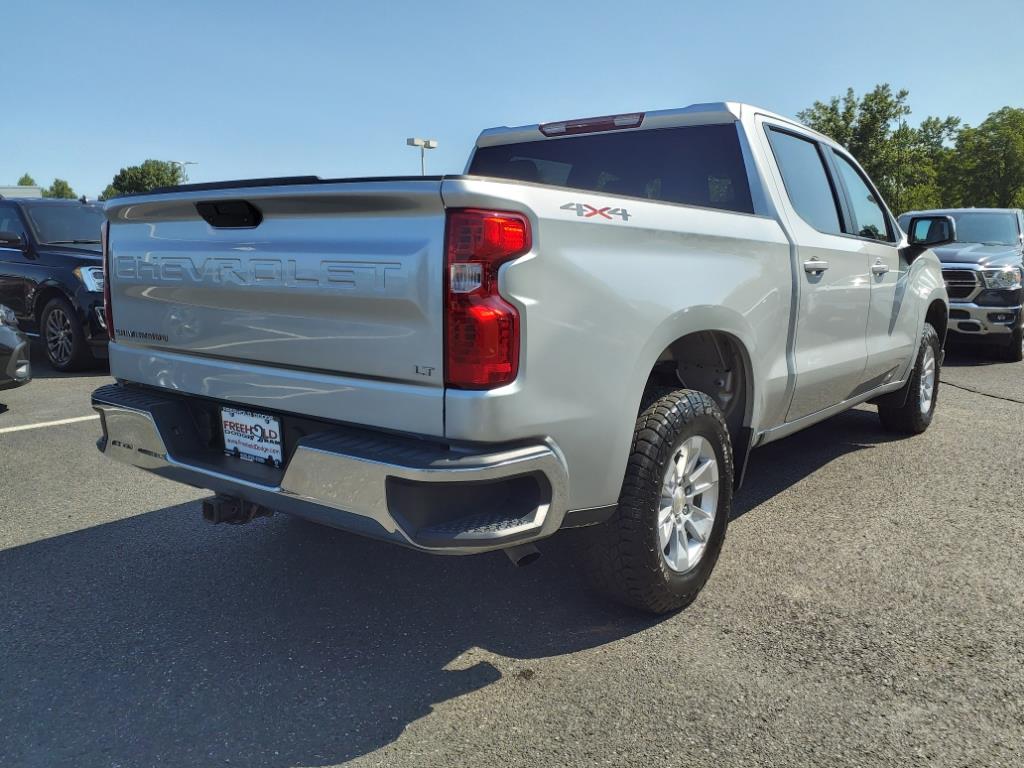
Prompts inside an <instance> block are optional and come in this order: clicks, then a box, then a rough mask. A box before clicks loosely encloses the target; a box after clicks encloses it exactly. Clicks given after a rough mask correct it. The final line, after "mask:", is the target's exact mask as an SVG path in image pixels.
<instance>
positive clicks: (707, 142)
mask: <svg viewBox="0 0 1024 768" xmlns="http://www.w3.org/2000/svg"><path fill="white" fill-rule="evenodd" d="M469 173H470V174H472V175H475V176H491V177H494V178H499V179H513V180H517V181H529V182H534V183H539V184H548V185H551V186H556V187H568V188H570V189H584V190H589V191H592V192H604V193H607V194H612V195H625V196H627V197H639V198H643V199H646V200H658V201H662V202H667V203H682V204H684V205H698V206H702V207H705V208H719V209H721V210H726V211H735V212H737V213H753V212H754V206H753V203H752V201H751V197H750V185H749V183H748V181H747V172H746V166H745V165H744V163H743V152H742V150H741V148H740V141H739V135H738V133H737V130H736V125H735V124H733V123H727V124H719V125H692V126H683V127H678V128H658V129H652V130H634V131H609V132H605V133H595V134H589V135H576V136H569V137H565V138H554V139H544V140H540V141H527V142H522V143H518V144H503V145H498V146H492V147H480V148H478V149H477V150H476V153H475V154H474V155H473V161H472V162H471V163H470V167H469Z"/></svg>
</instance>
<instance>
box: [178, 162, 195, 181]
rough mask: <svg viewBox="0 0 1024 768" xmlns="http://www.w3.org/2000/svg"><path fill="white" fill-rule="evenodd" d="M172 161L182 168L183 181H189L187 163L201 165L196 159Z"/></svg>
mask: <svg viewBox="0 0 1024 768" xmlns="http://www.w3.org/2000/svg"><path fill="white" fill-rule="evenodd" d="M171 162H172V163H174V164H175V165H176V166H178V167H179V168H181V180H182V181H188V171H186V170H185V166H186V165H199V163H198V162H196V161H195V160H171Z"/></svg>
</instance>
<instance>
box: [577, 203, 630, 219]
mask: <svg viewBox="0 0 1024 768" xmlns="http://www.w3.org/2000/svg"><path fill="white" fill-rule="evenodd" d="M561 209H562V210H563V211H576V215H577V216H582V217H583V218H585V219H592V218H595V217H599V218H602V219H611V218H612V217H613V216H618V217H620V218H621V219H622V220H623V221H629V211H627V210H626V209H625V208H612V207H611V206H605V207H604V208H595V207H594V206H593V205H588V204H587V203H566V204H565V205H563V206H561Z"/></svg>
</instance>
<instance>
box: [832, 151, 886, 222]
mask: <svg viewBox="0 0 1024 768" xmlns="http://www.w3.org/2000/svg"><path fill="white" fill-rule="evenodd" d="M832 156H833V157H834V158H835V159H836V167H837V168H838V169H839V175H840V176H841V177H842V179H843V184H844V185H845V186H846V192H847V195H848V197H849V200H850V207H851V208H853V218H854V221H853V227H852V230H853V231H852V232H850V234H852V235H858V236H860V237H869V238H871V239H872V240H882V241H886V242H889V241H891V240H892V237H891V236H890V232H889V217H888V216H886V215H885V211H883V210H882V206H881V204H880V202H879V200H878V197H877V196H876V194H875V191H874V190H873V189H871V187H870V186H868V183H867V181H866V180H865V179H864V177H863V176H861V173H860V171H858V170H857V169H856V168H855V167H854V166H853V164H852V163H851V162H850V161H849V160H847V159H846V158H845V157H843V156H842V155H841V154H839V153H838V152H833V153H832Z"/></svg>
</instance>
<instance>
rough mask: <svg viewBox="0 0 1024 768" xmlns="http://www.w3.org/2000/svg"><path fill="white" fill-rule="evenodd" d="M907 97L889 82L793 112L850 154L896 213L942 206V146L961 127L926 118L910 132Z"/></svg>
mask: <svg viewBox="0 0 1024 768" xmlns="http://www.w3.org/2000/svg"><path fill="white" fill-rule="evenodd" d="M909 95H910V94H909V92H908V91H907V90H905V89H901V90H899V91H893V89H892V86H890V85H889V84H888V83H883V84H881V85H876V86H875V87H874V89H873V90H871V91H869V92H868V93H866V94H864V95H863V96H862V97H858V96H857V94H856V93H855V92H854V90H853V89H852V88H848V89H847V91H846V94H845V95H844V96H842V97H838V96H837V97H833V98H832V99H831V100H829V101H828V102H821V101H816V102H814V104H813V105H812V106H811V107H810V108H808V109H805V110H803V111H802V112H800V113H799V114H798V117H799V118H800V120H802V121H803V122H804V123H805V124H807V125H808V126H810V127H811V128H814V129H815V130H817V131H819V132H820V133H824V134H825V135H826V136H829V137H831V138H832V139H834V140H835V141H837V142H838V143H839V144H842V145H843V146H845V147H846V148H847V149H848V150H850V153H851V154H852V155H853V156H854V157H855V158H857V160H858V162H860V164H861V165H862V166H864V170H866V171H867V173H868V175H869V176H870V177H871V179H872V180H873V181H874V182H875V184H876V185H877V186H878V190H879V192H881V194H882V197H884V198H885V200H886V202H888V203H889V205H890V207H892V209H893V210H894V211H895V212H896V213H899V212H900V211H904V210H907V209H908V208H911V207H917V206H918V205H920V206H922V207H924V206H928V205H938V204H940V203H941V201H942V197H943V189H944V187H943V185H944V177H943V173H945V170H946V168H945V165H944V163H945V162H946V160H947V159H948V157H947V155H948V153H949V152H950V148H949V147H948V146H947V144H948V142H949V140H950V139H951V138H952V137H953V136H954V134H955V133H956V130H957V128H958V126H959V124H960V120H959V119H958V118H955V117H946V118H937V117H929V118H927V119H926V120H925V121H924V122H922V123H921V126H920V127H919V128H914V127H913V126H911V125H910V124H909V123H908V122H907V119H906V118H907V116H908V115H909V114H910V107H909V106H908V104H907V98H908V97H909Z"/></svg>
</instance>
